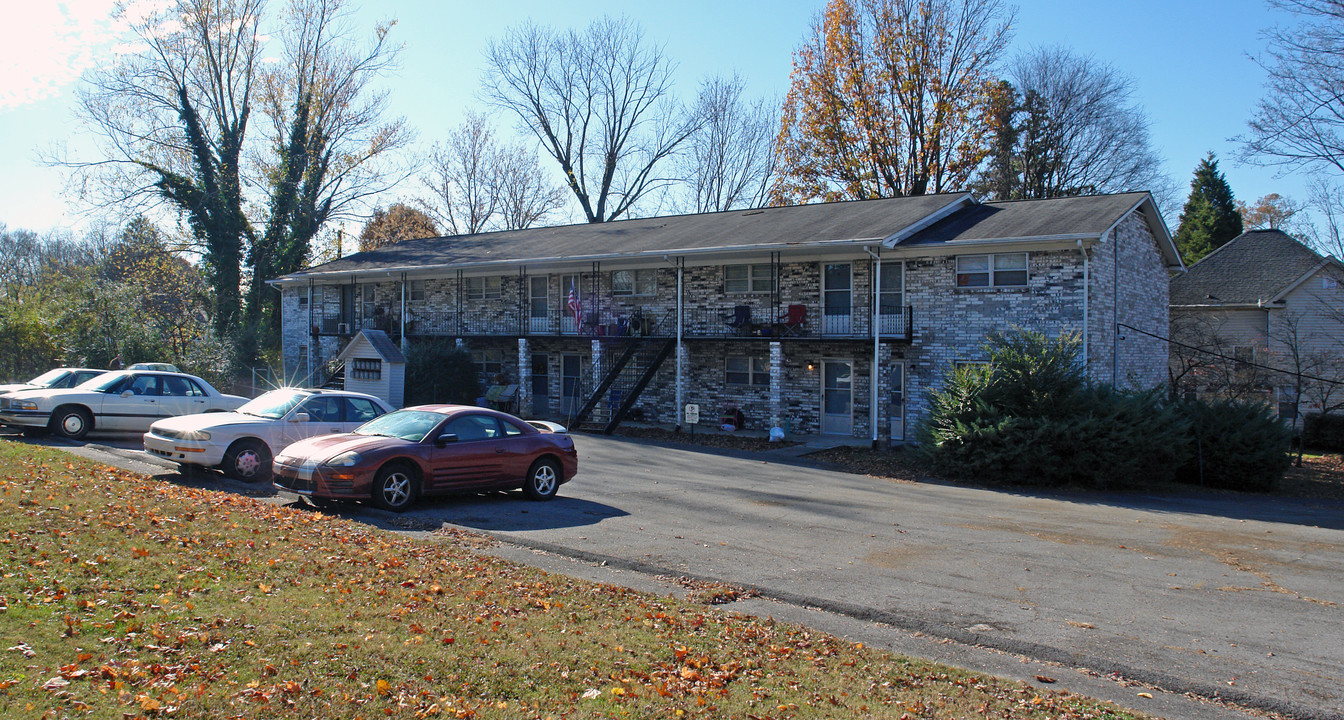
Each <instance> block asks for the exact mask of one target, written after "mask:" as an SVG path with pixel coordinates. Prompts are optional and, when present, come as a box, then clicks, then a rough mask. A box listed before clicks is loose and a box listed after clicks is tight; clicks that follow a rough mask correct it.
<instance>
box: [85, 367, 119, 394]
mask: <svg viewBox="0 0 1344 720" xmlns="http://www.w3.org/2000/svg"><path fill="white" fill-rule="evenodd" d="M127 375H128V373H124V372H110V373H108V374H106V375H99V376H98V377H96V378H93V379H92V380H89V381H87V382H85V383H84V384H83V385H80V386H79V387H80V388H82V389H84V390H92V391H94V392H101V393H105V392H109V391H111V390H112V389H113V388H115V387H117V386H119V385H121V384H122V382H123V381H124V380H125V379H126V377H127Z"/></svg>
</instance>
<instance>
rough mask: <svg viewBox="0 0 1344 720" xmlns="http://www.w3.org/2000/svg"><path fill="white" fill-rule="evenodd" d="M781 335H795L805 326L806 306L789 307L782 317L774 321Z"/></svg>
mask: <svg viewBox="0 0 1344 720" xmlns="http://www.w3.org/2000/svg"><path fill="white" fill-rule="evenodd" d="M775 324H776V325H777V326H778V327H779V329H780V334H781V335H797V334H799V333H801V332H802V331H803V329H804V328H805V327H806V325H807V306H806V305H790V306H789V307H788V309H787V310H786V311H785V312H784V314H783V315H780V316H779V319H778V320H776V321H775Z"/></svg>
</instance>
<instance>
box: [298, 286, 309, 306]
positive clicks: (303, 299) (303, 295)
mask: <svg viewBox="0 0 1344 720" xmlns="http://www.w3.org/2000/svg"><path fill="white" fill-rule="evenodd" d="M299 309H300V310H307V309H308V291H307V290H300V291H299Z"/></svg>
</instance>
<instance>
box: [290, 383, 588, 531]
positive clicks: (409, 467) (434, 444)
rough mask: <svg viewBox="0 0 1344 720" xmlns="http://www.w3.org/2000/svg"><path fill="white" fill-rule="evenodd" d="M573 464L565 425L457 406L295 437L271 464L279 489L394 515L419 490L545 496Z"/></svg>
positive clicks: (570, 471) (575, 455)
mask: <svg viewBox="0 0 1344 720" xmlns="http://www.w3.org/2000/svg"><path fill="white" fill-rule="evenodd" d="M538 426H540V427H538ZM578 468H579V460H578V453H576V452H575V451H574V440H573V439H572V438H570V437H569V435H567V434H565V432H564V428H562V427H560V426H558V425H552V424H549V423H537V424H536V425H532V424H529V423H527V422H524V421H523V420H519V419H518V418H516V417H514V416H512V415H508V414H505V413H502V412H497V411H495V410H487V409H485V408H478V407H468V406H463V405H420V406H417V407H410V408H406V409H404V410H397V411H396V412H390V413H388V414H386V415H382V416H380V417H378V418H376V419H373V420H370V421H369V422H367V423H364V424H363V425H360V426H359V427H358V428H356V429H355V431H354V432H350V433H342V434H339V435H323V436H321V437H314V438H308V439H307V440H301V441H299V442H296V443H294V444H293V445H290V446H288V447H286V448H285V449H284V450H281V451H280V453H279V454H278V455H276V456H275V462H274V463H273V469H274V471H275V486H276V487H278V488H280V489H282V490H289V491H291V492H296V493H299V494H300V495H306V496H309V497H313V498H331V499H344V500H370V499H371V500H373V502H374V503H375V504H377V505H378V506H379V507H382V508H385V509H387V510H392V511H395V512H401V511H402V510H405V509H406V508H407V507H409V506H410V505H411V504H412V503H414V502H415V500H416V498H418V497H419V496H420V495H422V494H423V495H440V494H445V493H460V492H480V491H484V490H506V489H512V488H517V487H521V488H522V489H523V492H525V493H527V496H528V497H530V498H532V499H533V500H549V499H551V498H553V497H555V493H556V491H557V490H559V489H560V485H562V484H563V483H566V482H568V481H569V480H570V479H571V478H573V477H574V474H575V473H576V472H578Z"/></svg>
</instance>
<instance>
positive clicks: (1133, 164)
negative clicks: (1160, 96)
mask: <svg viewBox="0 0 1344 720" xmlns="http://www.w3.org/2000/svg"><path fill="white" fill-rule="evenodd" d="M1009 77H1010V80H1011V86H1012V87H1011V88H1006V89H1005V92H1007V93H1008V94H1009V96H1010V102H1013V104H1014V107H1013V111H1014V112H1011V113H1009V114H1005V115H1004V116H1002V117H998V118H996V119H997V120H998V121H999V122H1001V123H1007V125H1008V127H1006V128H1001V129H999V130H998V134H999V135H1001V136H1007V137H1011V139H1012V142H1011V145H1012V147H1013V149H1012V151H1011V152H1005V153H1001V154H999V155H996V156H994V158H993V159H992V161H991V163H990V167H989V168H988V169H987V170H986V171H985V172H984V173H983V175H982V177H986V176H987V177H994V178H996V179H997V182H996V183H995V185H996V186H997V188H998V191H997V193H995V196H996V197H997V196H998V195H1000V194H1003V193H1004V192H1005V191H1006V192H1007V196H1006V197H1000V198H999V199H1024V198H1025V199H1039V198H1050V197H1064V196H1070V195H1083V194H1091V193H1099V192H1122V191H1129V190H1150V191H1152V192H1153V194H1154V196H1155V197H1156V198H1157V199H1158V200H1159V203H1160V204H1161V203H1166V204H1167V205H1170V204H1171V203H1172V202H1173V201H1174V199H1175V195H1176V188H1175V185H1174V184H1173V183H1172V180H1171V178H1170V177H1168V176H1167V175H1166V174H1165V173H1164V172H1163V171H1162V158H1161V157H1160V156H1159V155H1158V153H1157V151H1156V150H1154V149H1153V147H1152V145H1151V142H1150V133H1149V122H1148V116H1147V113H1145V112H1144V110H1143V109H1142V108H1141V107H1139V106H1138V104H1137V103H1136V102H1135V101H1134V81H1133V80H1132V79H1131V78H1129V77H1128V76H1126V75H1125V74H1123V73H1122V72H1120V71H1119V70H1117V69H1116V68H1115V67H1113V66H1111V65H1108V64H1106V63H1103V62H1100V61H1098V60H1096V59H1095V58H1092V57H1088V56H1084V55H1078V54H1076V53H1074V52H1073V51H1071V50H1069V49H1068V48H1064V47H1061V46H1041V47H1036V48H1032V49H1031V50H1027V51H1023V52H1020V53H1018V55H1017V56H1016V57H1014V59H1013V60H1012V62H1011V63H1010V66H1009ZM1005 163H1006V164H1007V167H1001V166H1002V165H1004V164H1005ZM982 186H984V183H983V181H982Z"/></svg>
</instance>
